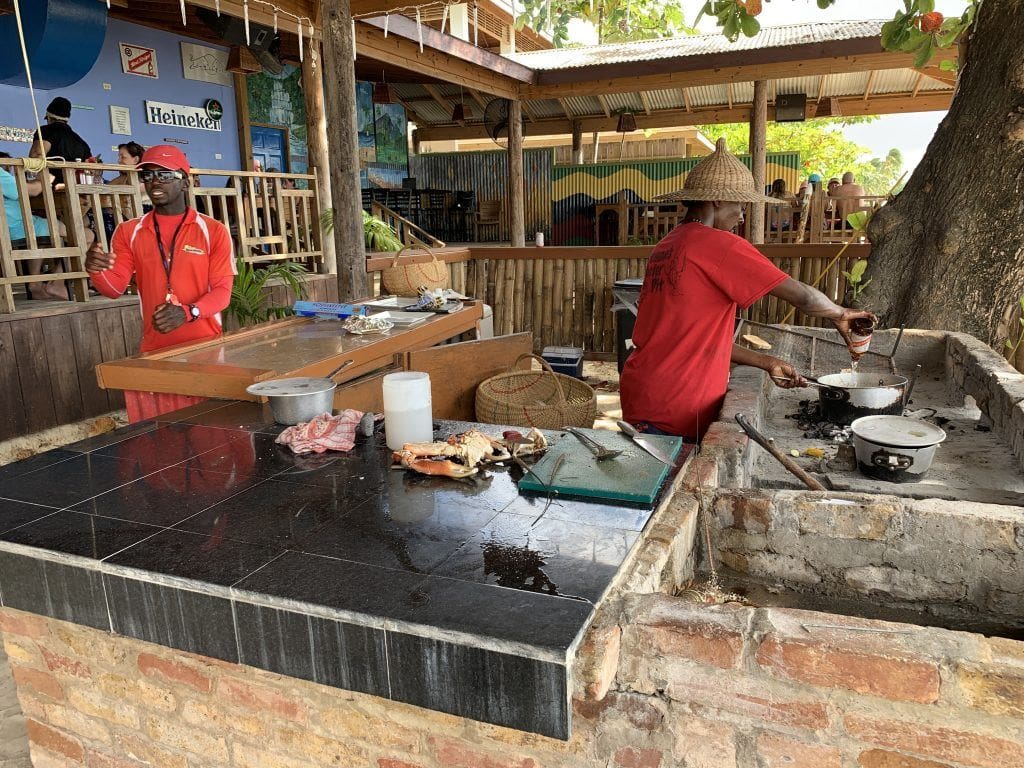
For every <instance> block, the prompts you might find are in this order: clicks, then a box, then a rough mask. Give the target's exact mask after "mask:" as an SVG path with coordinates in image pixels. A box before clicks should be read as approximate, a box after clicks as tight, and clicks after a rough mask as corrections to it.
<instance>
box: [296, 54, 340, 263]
mask: <svg viewBox="0 0 1024 768" xmlns="http://www.w3.org/2000/svg"><path fill="white" fill-rule="evenodd" d="M322 66H323V59H322V56H321V55H320V53H319V51H318V50H317V45H316V44H315V43H313V42H312V41H311V42H310V45H309V53H307V54H306V57H305V59H304V60H303V62H302V95H303V97H304V98H305V101H306V136H307V138H306V143H307V146H308V147H309V164H310V166H311V167H313V168H315V169H316V171H317V175H318V176H319V179H318V183H319V187H320V206H321V210H318V211H317V217H316V222H314V225H315V226H319V222H320V214H321V213H322V212H323V211H326V210H328V209H330V208H332V207H333V206H332V204H331V180H330V179H331V174H330V167H331V165H330V161H329V156H330V153H329V152H328V151H327V118H326V115H325V113H324V79H323V69H322ZM321 247H322V248H323V251H324V261H323V270H324V272H325V273H326V274H328V275H334V274H337V272H338V257H337V252H336V251H335V250H334V238H333V237H325V238H323V241H322V246H321Z"/></svg>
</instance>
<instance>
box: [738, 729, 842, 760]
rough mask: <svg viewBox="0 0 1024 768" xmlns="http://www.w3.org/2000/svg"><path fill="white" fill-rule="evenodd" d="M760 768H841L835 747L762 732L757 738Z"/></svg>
mask: <svg viewBox="0 0 1024 768" xmlns="http://www.w3.org/2000/svg"><path fill="white" fill-rule="evenodd" d="M757 754H758V757H760V759H761V762H760V763H759V765H760V766H761V768H842V756H841V755H840V754H839V750H838V749H836V748H835V747H827V746H822V745H820V744H808V743H806V742H803V741H794V740H793V739H790V738H787V737H785V736H781V735H780V734H777V733H768V732H764V733H762V734H761V735H760V736H758V737H757Z"/></svg>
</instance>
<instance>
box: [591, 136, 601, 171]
mask: <svg viewBox="0 0 1024 768" xmlns="http://www.w3.org/2000/svg"><path fill="white" fill-rule="evenodd" d="M592 138H593V140H594V157H593V159H592V160H591V161H590V162H592V163H596V162H597V153H598V151H599V150H600V147H599V146H598V145H599V144H600V141H601V134H599V133H598V132H597V131H594V133H593V136H592Z"/></svg>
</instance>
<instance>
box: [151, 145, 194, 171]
mask: <svg viewBox="0 0 1024 768" xmlns="http://www.w3.org/2000/svg"><path fill="white" fill-rule="evenodd" d="M143 165H155V166H157V167H158V168H166V169H167V170H169V171H179V170H180V171H184V172H185V173H190V172H191V171H192V166H190V165H189V164H188V158H187V157H185V153H184V152H182V151H181V150H180V149H178V148H177V147H172V146H171V145H170V144H157V145H156V146H155V147H150V148H149V149H147V150H146V151H145V152H143V153H142V159H141V160H139V167H142V166H143Z"/></svg>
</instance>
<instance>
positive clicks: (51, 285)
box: [0, 152, 93, 301]
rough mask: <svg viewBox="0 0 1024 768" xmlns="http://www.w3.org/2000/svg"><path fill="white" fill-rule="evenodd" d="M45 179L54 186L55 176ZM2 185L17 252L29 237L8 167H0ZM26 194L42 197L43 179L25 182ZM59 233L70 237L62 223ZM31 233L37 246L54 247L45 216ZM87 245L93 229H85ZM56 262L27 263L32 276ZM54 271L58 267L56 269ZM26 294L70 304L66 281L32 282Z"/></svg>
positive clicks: (2, 154) (36, 219) (1, 154)
mask: <svg viewBox="0 0 1024 768" xmlns="http://www.w3.org/2000/svg"><path fill="white" fill-rule="evenodd" d="M8 157H10V154H8V153H7V152H0V158H8ZM46 178H47V179H48V180H49V183H50V184H51V185H52V184H53V183H54V177H53V174H52V173H49V172H48V173H47V174H46ZM0 186H2V187H3V195H4V213H5V214H7V229H8V230H9V231H10V233H11V242H12V243H13V244H14V248H15V249H16V250H18V249H22V248H26V247H27V240H28V238H27V236H26V232H25V220H24V217H23V216H22V215H21V203H19V201H18V182H17V181H16V180H15V178H14V175H13V174H11V173H10V172H9V171H8V170H7V169H6V168H0ZM25 191H26V192H28V194H29V195H31V196H32V197H35V196H37V195H41V194H43V179H42V177H40V178H36V179H27V180H26V182H25ZM57 224H58V226H59V227H60V228H59V229H58V234H60V236H61V237H65V236H66V235H67V230H66V228H65V227H64V223H63V222H57ZM32 231H33V232H35V235H36V237H37V238H38V239H37V243H39V244H40V245H41V246H42V247H47V248H48V247H51V246H52V242H51V240H50V227H49V225H48V224H47V222H46V219H44V218H43V217H42V216H33V217H32ZM85 236H86V243H85V245H86V246H88V245H89V244H91V243H92V241H93V233H92V230H91V229H87V230H85ZM54 261H55V260H53V259H31V260H26V261H25V262H24V263H25V265H26V271H27V272H28V274H30V275H39V274H42V271H43V267H44V266H51V267H54V264H53V262H54ZM54 269H55V267H54ZM25 293H26V295H27V296H28V298H30V299H49V300H51V301H53V300H58V301H67V300H68V292H67V289H66V288H65V286H64V283H63V281H60V280H53V281H50V282H46V283H32V284H31V285H26V286H25Z"/></svg>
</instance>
